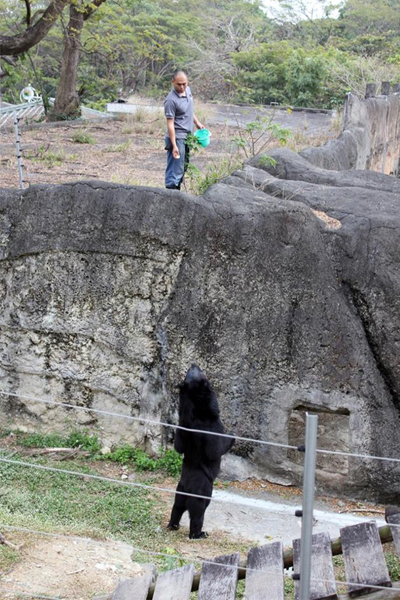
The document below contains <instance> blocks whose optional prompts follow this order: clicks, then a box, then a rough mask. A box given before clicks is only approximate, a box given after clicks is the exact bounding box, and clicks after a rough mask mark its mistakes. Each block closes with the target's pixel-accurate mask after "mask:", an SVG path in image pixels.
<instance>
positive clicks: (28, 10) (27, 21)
mask: <svg viewBox="0 0 400 600" xmlns="http://www.w3.org/2000/svg"><path fill="white" fill-rule="evenodd" d="M24 2H25V6H26V26H27V27H29V26H30V24H31V5H30V3H29V0H24Z"/></svg>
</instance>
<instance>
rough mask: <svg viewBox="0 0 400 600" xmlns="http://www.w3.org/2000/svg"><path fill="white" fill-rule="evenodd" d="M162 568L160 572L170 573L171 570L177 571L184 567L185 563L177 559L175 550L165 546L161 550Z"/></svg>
mask: <svg viewBox="0 0 400 600" xmlns="http://www.w3.org/2000/svg"><path fill="white" fill-rule="evenodd" d="M162 554H163V555H164V556H163V557H162V566H161V568H160V571H170V570H172V569H179V567H184V566H185V564H186V561H185V560H184V559H182V558H178V557H177V556H176V555H177V551H176V550H175V548H171V546H167V547H166V548H164V549H163V550H162Z"/></svg>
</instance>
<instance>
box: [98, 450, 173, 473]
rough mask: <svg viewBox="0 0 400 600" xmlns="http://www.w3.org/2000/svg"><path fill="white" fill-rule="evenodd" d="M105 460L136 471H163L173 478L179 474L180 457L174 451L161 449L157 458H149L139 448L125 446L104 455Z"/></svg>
mask: <svg viewBox="0 0 400 600" xmlns="http://www.w3.org/2000/svg"><path fill="white" fill-rule="evenodd" d="M104 459H105V460H111V461H113V462H118V463H121V464H126V465H127V464H130V465H132V466H134V467H135V468H136V469H137V470H138V471H164V472H166V473H168V475H171V476H173V477H176V476H178V475H179V474H180V472H181V467H182V456H181V455H180V454H178V452H176V451H175V450H165V449H162V450H161V453H160V457H159V458H151V457H150V456H149V455H148V454H146V452H144V450H142V449H141V448H134V447H133V446H129V445H128V444H125V445H123V446H119V447H117V448H115V449H114V450H112V451H111V452H109V453H107V454H105V455H104Z"/></svg>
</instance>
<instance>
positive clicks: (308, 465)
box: [300, 413, 318, 600]
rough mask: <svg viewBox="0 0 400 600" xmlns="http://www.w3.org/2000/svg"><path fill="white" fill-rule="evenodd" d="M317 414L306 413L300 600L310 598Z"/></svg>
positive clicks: (308, 599)
mask: <svg viewBox="0 0 400 600" xmlns="http://www.w3.org/2000/svg"><path fill="white" fill-rule="evenodd" d="M317 427H318V417H317V415H309V414H308V413H307V415H306V453H305V457H304V475H303V510H302V525H301V545H300V600H310V578H311V542H312V529H313V519H314V516H313V510H314V488H315V461H316V450H317Z"/></svg>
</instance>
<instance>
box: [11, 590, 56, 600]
mask: <svg viewBox="0 0 400 600" xmlns="http://www.w3.org/2000/svg"><path fill="white" fill-rule="evenodd" d="M0 593H2V594H7V596H6V597H8V598H11V597H12V596H24V597H27V598H43V600H62V598H61V596H57V597H54V596H43V595H42V594H41V593H39V594H36V593H35V592H32V593H29V592H10V590H7V589H4V588H0Z"/></svg>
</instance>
